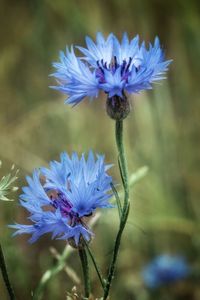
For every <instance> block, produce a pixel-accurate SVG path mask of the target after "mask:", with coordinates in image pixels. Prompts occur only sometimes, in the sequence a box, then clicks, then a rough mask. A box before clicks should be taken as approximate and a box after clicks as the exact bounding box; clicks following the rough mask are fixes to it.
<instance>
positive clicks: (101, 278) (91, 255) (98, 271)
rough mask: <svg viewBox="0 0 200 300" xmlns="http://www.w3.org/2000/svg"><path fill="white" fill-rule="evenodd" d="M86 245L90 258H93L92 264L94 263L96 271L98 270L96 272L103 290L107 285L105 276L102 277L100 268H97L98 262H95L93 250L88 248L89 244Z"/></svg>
mask: <svg viewBox="0 0 200 300" xmlns="http://www.w3.org/2000/svg"><path fill="white" fill-rule="evenodd" d="M85 245H86V248H87V251H88V253H89V256H90V258H91V260H92V262H93V265H94V268H95V270H96V272H97V275H98V277H99V281H100V283H101V286H102V288H103V289H104V286H105V284H104V280H103V276H102V275H101V272H100V270H99V268H98V266H97V263H96V261H95V258H94V256H93V254H92V252H91V250H90V247H89V246H88V244H87V243H85Z"/></svg>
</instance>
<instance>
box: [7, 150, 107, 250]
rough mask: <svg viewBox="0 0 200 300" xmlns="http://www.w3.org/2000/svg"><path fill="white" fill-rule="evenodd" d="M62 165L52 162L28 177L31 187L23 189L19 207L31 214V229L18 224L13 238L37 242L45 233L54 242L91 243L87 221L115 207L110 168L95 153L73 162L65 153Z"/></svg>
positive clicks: (15, 226) (102, 157) (73, 158)
mask: <svg viewBox="0 0 200 300" xmlns="http://www.w3.org/2000/svg"><path fill="white" fill-rule="evenodd" d="M60 159H61V161H60V162H57V161H52V162H50V167H49V168H41V169H40V170H35V171H34V172H33V177H32V178H31V177H27V182H28V186H26V187H24V188H23V194H22V195H21V196H20V204H21V206H22V207H24V208H25V209H26V210H27V211H28V212H29V213H30V216H29V217H28V219H29V220H30V221H31V222H32V223H33V224H30V225H22V224H15V225H10V227H12V228H14V229H17V231H16V232H15V233H14V235H18V234H23V233H27V234H31V235H32V237H31V238H30V240H29V241H30V242H31V243H33V242H35V241H36V240H37V239H38V238H39V237H40V236H42V235H43V234H45V233H52V238H55V237H57V238H59V239H64V240H69V239H71V240H72V239H73V241H74V242H75V244H76V245H78V244H79V242H80V239H82V238H84V239H85V240H86V241H89V240H90V239H91V235H92V232H91V231H90V229H89V228H88V226H87V223H86V221H87V217H89V216H90V215H92V213H93V211H95V210H96V209H97V208H108V207H112V205H111V204H110V203H109V199H110V197H111V194H110V191H111V185H110V184H111V182H112V178H111V177H110V176H109V175H108V174H107V170H108V169H109V168H110V167H111V165H105V163H104V156H102V155H97V159H96V160H95V156H94V154H93V152H92V151H90V152H89V154H88V158H87V159H85V156H84V154H82V156H81V158H80V159H79V157H78V155H77V154H76V153H73V154H72V156H71V158H70V157H69V156H68V154H67V153H62V154H61V156H60Z"/></svg>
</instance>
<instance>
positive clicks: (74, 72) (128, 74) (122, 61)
mask: <svg viewBox="0 0 200 300" xmlns="http://www.w3.org/2000/svg"><path fill="white" fill-rule="evenodd" d="M86 45H87V48H83V47H76V48H78V49H79V51H81V52H82V54H83V56H82V57H76V55H75V53H74V48H73V46H72V47H71V49H70V50H69V49H68V48H67V49H66V53H64V52H60V62H57V63H53V66H54V67H55V69H56V72H55V73H54V74H52V75H53V76H54V77H55V78H56V79H57V82H58V86H54V87H52V88H54V89H57V90H59V91H61V92H62V93H64V94H66V95H67V96H68V98H67V100H66V103H68V104H74V105H75V104H78V103H79V102H80V101H82V100H83V99H84V98H85V97H90V98H91V99H93V98H94V97H97V96H98V94H99V91H101V90H102V91H104V92H105V93H106V94H107V95H108V98H112V97H115V96H118V97H120V98H121V99H125V98H126V97H125V95H126V94H131V93H138V92H140V91H141V90H146V89H151V88H152V83H153V82H156V81H159V80H161V79H164V78H165V77H164V74H165V72H166V71H167V69H168V66H169V64H170V63H171V60H165V57H164V52H163V50H162V48H161V47H160V42H159V39H158V38H157V37H156V38H155V41H154V44H153V45H152V44H151V43H150V44H149V46H148V47H146V46H145V43H144V42H143V43H142V44H141V45H140V44H139V37H138V36H136V37H135V38H133V39H132V40H130V41H129V38H128V36H127V34H126V33H124V34H123V37H122V41H121V43H120V42H119V41H118V39H117V38H116V37H115V36H114V35H113V34H110V35H109V36H108V38H107V39H105V38H104V37H103V35H102V34H101V33H97V36H96V43H95V42H94V41H93V40H92V39H91V38H89V37H86Z"/></svg>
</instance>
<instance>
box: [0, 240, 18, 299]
mask: <svg viewBox="0 0 200 300" xmlns="http://www.w3.org/2000/svg"><path fill="white" fill-rule="evenodd" d="M0 268H1V272H2V276H3V280H4V283H5V286H6V288H7V291H8V294H9V296H10V300H15V294H14V291H13V289H12V286H11V283H10V280H9V277H8V272H7V268H6V262H5V258H4V255H3V249H2V247H1V244H0Z"/></svg>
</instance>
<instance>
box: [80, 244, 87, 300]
mask: <svg viewBox="0 0 200 300" xmlns="http://www.w3.org/2000/svg"><path fill="white" fill-rule="evenodd" d="M78 252H79V256H80V260H81V264H82V269H83V279H84V286H85V298H83V299H88V298H89V296H90V278H89V265H88V259H87V254H86V251H85V249H84V248H81V249H79V250H78Z"/></svg>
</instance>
